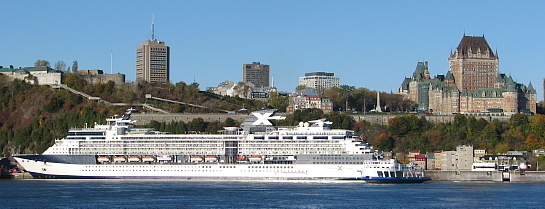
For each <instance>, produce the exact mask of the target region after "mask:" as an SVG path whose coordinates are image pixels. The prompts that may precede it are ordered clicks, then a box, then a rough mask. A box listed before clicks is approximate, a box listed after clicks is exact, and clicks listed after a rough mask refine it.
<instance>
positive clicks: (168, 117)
mask: <svg viewBox="0 0 545 209" xmlns="http://www.w3.org/2000/svg"><path fill="white" fill-rule="evenodd" d="M247 116H248V114H184V113H182V114H132V115H131V119H132V120H136V124H135V125H145V124H148V123H149V122H150V121H152V120H155V121H158V122H172V121H183V122H184V123H187V122H191V121H192V120H193V119H197V118H202V119H203V120H204V121H205V122H214V121H220V122H223V121H225V119H227V118H231V119H233V120H235V121H238V122H242V121H244V119H245V118H246V117H247Z"/></svg>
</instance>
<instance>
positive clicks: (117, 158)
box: [114, 156, 127, 162]
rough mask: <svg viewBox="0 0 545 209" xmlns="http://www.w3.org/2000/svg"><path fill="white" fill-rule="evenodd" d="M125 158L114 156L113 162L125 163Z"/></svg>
mask: <svg viewBox="0 0 545 209" xmlns="http://www.w3.org/2000/svg"><path fill="white" fill-rule="evenodd" d="M125 161H127V158H126V157H125V156H116V157H114V162H125Z"/></svg>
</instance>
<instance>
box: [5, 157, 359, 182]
mask: <svg viewBox="0 0 545 209" xmlns="http://www.w3.org/2000/svg"><path fill="white" fill-rule="evenodd" d="M15 158H16V159H17V161H18V162H20V164H21V165H22V166H23V167H24V168H25V169H26V171H27V172H29V173H31V174H32V175H33V176H34V177H35V178H220V179H221V178H250V179H251V178H256V179H263V178H279V179H350V178H359V177H361V176H362V165H308V164H307V165H305V164H193V165H188V164H65V163H54V162H43V161H34V160H26V159H23V158H21V157H15Z"/></svg>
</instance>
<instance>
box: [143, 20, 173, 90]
mask: <svg viewBox="0 0 545 209" xmlns="http://www.w3.org/2000/svg"><path fill="white" fill-rule="evenodd" d="M151 30H152V35H151V38H150V39H149V40H147V41H145V42H143V43H142V45H141V46H138V47H136V80H137V81H140V80H145V81H148V82H150V83H155V82H168V81H169V80H170V47H169V46H166V45H165V42H162V41H158V40H157V39H155V31H154V24H153V23H152V29H151Z"/></svg>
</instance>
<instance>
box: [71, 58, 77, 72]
mask: <svg viewBox="0 0 545 209" xmlns="http://www.w3.org/2000/svg"><path fill="white" fill-rule="evenodd" d="M72 72H73V73H77V72H78V61H77V60H74V62H73V63H72Z"/></svg>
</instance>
